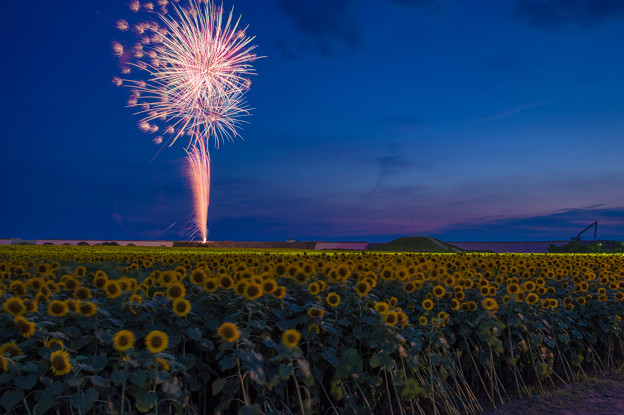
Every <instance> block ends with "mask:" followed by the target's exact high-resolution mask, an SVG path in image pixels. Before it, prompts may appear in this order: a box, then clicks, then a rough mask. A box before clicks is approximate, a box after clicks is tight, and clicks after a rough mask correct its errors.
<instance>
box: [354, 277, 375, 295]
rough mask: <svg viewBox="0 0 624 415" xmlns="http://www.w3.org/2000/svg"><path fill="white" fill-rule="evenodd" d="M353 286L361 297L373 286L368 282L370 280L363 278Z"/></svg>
mask: <svg viewBox="0 0 624 415" xmlns="http://www.w3.org/2000/svg"><path fill="white" fill-rule="evenodd" d="M353 288H354V289H355V293H356V294H357V295H359V296H360V297H364V296H366V295H367V294H368V292H369V291H370V289H371V286H370V284H369V283H368V281H366V280H362V281H358V282H357V284H355V287H353Z"/></svg>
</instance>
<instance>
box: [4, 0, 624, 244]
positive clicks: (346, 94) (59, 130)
mask: <svg viewBox="0 0 624 415" xmlns="http://www.w3.org/2000/svg"><path fill="white" fill-rule="evenodd" d="M233 3H235V4H234V5H235V12H234V13H235V15H237V16H238V15H242V19H241V22H242V23H243V24H244V25H249V29H248V31H247V33H248V34H252V35H255V36H256V39H255V43H256V44H257V45H258V48H257V49H256V52H257V53H258V55H261V56H266V58H263V59H260V60H258V61H257V62H255V65H254V66H255V68H256V71H257V73H258V75H257V76H255V77H253V78H252V81H253V83H252V86H251V90H250V91H249V93H248V104H249V106H250V107H252V108H254V109H253V111H252V116H251V117H249V118H248V119H247V121H248V122H249V124H245V125H244V127H243V128H244V130H243V131H241V134H242V139H241V138H237V139H236V140H235V142H233V143H228V144H226V145H224V146H221V147H220V148H219V149H218V150H217V149H213V148H211V160H212V162H211V163H212V191H211V202H210V204H211V205H210V209H209V217H208V224H209V229H210V234H209V239H211V240H274V241H279V240H285V239H286V238H293V239H296V240H326V241H369V242H384V241H389V240H391V239H394V238H396V237H398V236H404V235H431V236H434V237H438V238H441V239H443V240H447V241H514V240H517V241H521V240H526V241H529V240H554V239H568V238H570V237H571V236H574V235H576V234H577V233H578V232H579V231H581V230H582V229H583V228H585V227H586V226H587V225H589V224H591V223H592V222H593V221H594V220H597V221H598V223H599V226H598V236H599V238H601V239H617V240H622V239H623V238H624V196H623V195H622V191H623V189H624V157H623V156H624V140H623V138H624V82H623V75H624V44H623V41H624V2H623V1H621V0H505V1H500V0H474V1H472V0H316V1H310V0H236V1H235V2H233V1H232V0H224V7H225V9H226V10H229V9H230V8H231V7H232V5H233ZM2 9H3V10H2V16H3V17H2V25H1V26H0V31H1V35H2V39H3V42H2V55H3V58H2V62H3V63H2V64H1V65H0V71H1V75H2V100H1V101H0V105H1V111H0V114H1V115H0V116H1V117H2V119H1V121H2V123H1V126H2V132H1V137H2V142H1V143H2V150H1V152H0V154H1V155H2V156H1V158H2V162H1V163H0V194H1V195H2V196H1V198H0V238H6V237H20V238H23V239H36V238H67V239H158V240H184V239H187V238H188V235H189V234H190V231H189V229H190V227H191V222H190V219H191V215H192V208H191V194H190V190H189V187H188V183H187V179H186V177H185V175H184V170H185V162H184V158H185V153H184V147H185V146H184V145H183V144H181V143H176V144H175V145H174V146H173V147H171V148H169V147H165V148H163V149H162V151H160V152H159V150H160V147H159V146H157V145H155V144H154V143H152V142H151V139H152V137H151V136H149V135H146V134H144V133H142V132H141V131H139V129H138V128H137V124H138V122H139V119H140V118H139V116H137V115H134V114H133V113H134V111H133V110H132V109H130V108H127V107H126V101H127V97H128V91H127V90H126V89H124V88H123V87H122V88H117V87H115V86H114V85H113V84H112V82H111V79H112V77H113V76H116V75H118V73H119V64H118V59H117V58H116V57H114V56H113V54H112V51H111V43H112V41H114V40H115V39H117V38H118V37H119V32H118V31H117V30H116V29H115V27H114V25H115V21H116V20H117V19H120V18H128V17H130V15H131V12H130V11H129V10H128V2H127V1H124V0H119V1H118V0H86V1H64V2H58V1H43V0H33V1H11V2H5V4H3V6H2ZM589 233H590V232H587V234H589ZM591 233H592V234H593V232H591ZM587 234H586V235H585V236H584V239H587V238H590V237H591V236H590V235H587ZM592 236H593V235H592Z"/></svg>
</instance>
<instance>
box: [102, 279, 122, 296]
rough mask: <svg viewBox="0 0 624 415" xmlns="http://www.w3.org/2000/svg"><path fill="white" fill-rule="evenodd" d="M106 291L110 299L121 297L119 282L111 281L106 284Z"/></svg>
mask: <svg viewBox="0 0 624 415" xmlns="http://www.w3.org/2000/svg"><path fill="white" fill-rule="evenodd" d="M104 291H105V292H106V295H107V296H108V297H109V298H117V297H119V296H120V295H121V288H120V287H119V284H117V281H114V280H111V281H107V282H106V284H104Z"/></svg>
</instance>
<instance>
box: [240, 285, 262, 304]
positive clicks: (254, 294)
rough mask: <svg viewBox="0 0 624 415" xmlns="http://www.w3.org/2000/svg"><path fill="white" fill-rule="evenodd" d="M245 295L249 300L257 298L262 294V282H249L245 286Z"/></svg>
mask: <svg viewBox="0 0 624 415" xmlns="http://www.w3.org/2000/svg"><path fill="white" fill-rule="evenodd" d="M244 295H245V298H246V299H248V300H255V299H256V298H258V297H260V296H262V286H261V285H260V284H256V283H255V282H252V283H249V284H247V286H246V287H245V293H244Z"/></svg>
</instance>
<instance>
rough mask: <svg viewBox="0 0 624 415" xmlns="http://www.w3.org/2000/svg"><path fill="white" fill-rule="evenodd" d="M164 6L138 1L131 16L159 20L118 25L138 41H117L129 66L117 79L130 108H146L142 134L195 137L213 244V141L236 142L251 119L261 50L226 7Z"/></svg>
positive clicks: (192, 175)
mask: <svg viewBox="0 0 624 415" xmlns="http://www.w3.org/2000/svg"><path fill="white" fill-rule="evenodd" d="M157 4H158V6H160V9H159V11H158V10H156V9H155V8H154V3H150V2H145V3H139V2H138V1H132V2H131V3H130V10H131V11H133V12H135V13H138V14H139V15H141V14H143V13H146V14H147V15H148V16H149V17H150V19H152V20H147V21H141V22H137V23H135V24H133V25H132V26H131V25H130V23H128V22H126V21H125V20H123V21H119V22H117V27H118V28H119V30H120V31H122V32H124V33H128V34H134V35H135V36H136V38H135V41H134V42H133V43H131V44H130V45H129V46H124V45H123V44H122V43H120V42H114V43H113V50H114V53H115V54H116V55H117V56H119V57H120V58H121V59H122V61H123V62H122V70H121V72H122V77H115V78H114V79H113V82H114V84H115V85H125V86H126V87H128V88H130V90H131V94H130V99H129V100H128V106H130V107H135V108H137V109H138V111H137V114H139V115H140V116H141V121H140V122H139V127H140V129H141V130H142V131H144V132H146V133H149V134H160V135H159V136H158V138H157V140H155V142H165V143H167V144H169V146H171V145H173V143H175V142H176V140H177V139H178V138H179V137H181V136H183V135H187V136H190V137H191V138H190V141H189V143H188V147H187V161H188V163H189V168H188V175H189V180H190V182H191V186H192V188H193V195H194V205H195V216H196V220H195V224H196V227H197V231H198V232H199V233H200V234H201V235H202V237H203V239H204V240H205V239H206V235H207V229H206V223H207V219H206V218H207V212H208V205H209V195H210V191H209V189H210V156H209V153H208V143H209V141H210V140H211V139H212V140H213V142H214V144H215V146H216V147H217V148H218V147H219V144H220V143H222V142H223V141H225V139H228V140H232V139H233V137H236V135H237V129H238V128H239V126H240V123H241V122H242V117H244V116H246V115H249V111H248V110H247V108H246V107H245V103H244V95H245V93H246V91H247V90H248V89H249V87H250V84H251V81H250V80H249V78H248V76H249V75H253V74H255V72H254V70H253V67H252V66H251V63H252V62H253V61H255V59H257V57H256V55H255V54H253V53H252V51H253V50H254V49H255V46H250V43H251V41H252V40H253V39H254V38H253V37H247V35H246V29H247V28H240V27H239V22H240V19H238V20H236V21H235V20H233V18H232V12H233V11H230V13H229V15H228V16H227V17H226V18H224V14H223V8H222V7H218V6H215V5H214V4H213V3H212V1H211V0H203V1H200V2H199V3H198V2H196V1H195V0H189V1H188V3H187V4H186V5H184V4H179V5H178V4H172V5H171V6H172V8H173V12H172V13H169V12H168V10H167V8H166V7H165V6H167V5H168V2H166V1H158V3H157ZM154 18H156V19H157V20H158V21H154V20H153V19H154ZM120 22H123V23H120ZM129 27H133V28H134V29H133V30H132V31H130V30H128V28H129ZM131 59H134V60H131ZM130 67H133V69H132V70H130V69H129V68H130ZM130 75H132V78H130ZM163 136H164V137H163ZM163 140H164V141H163ZM189 148H190V150H188V149H189ZM199 216H201V218H199Z"/></svg>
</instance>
